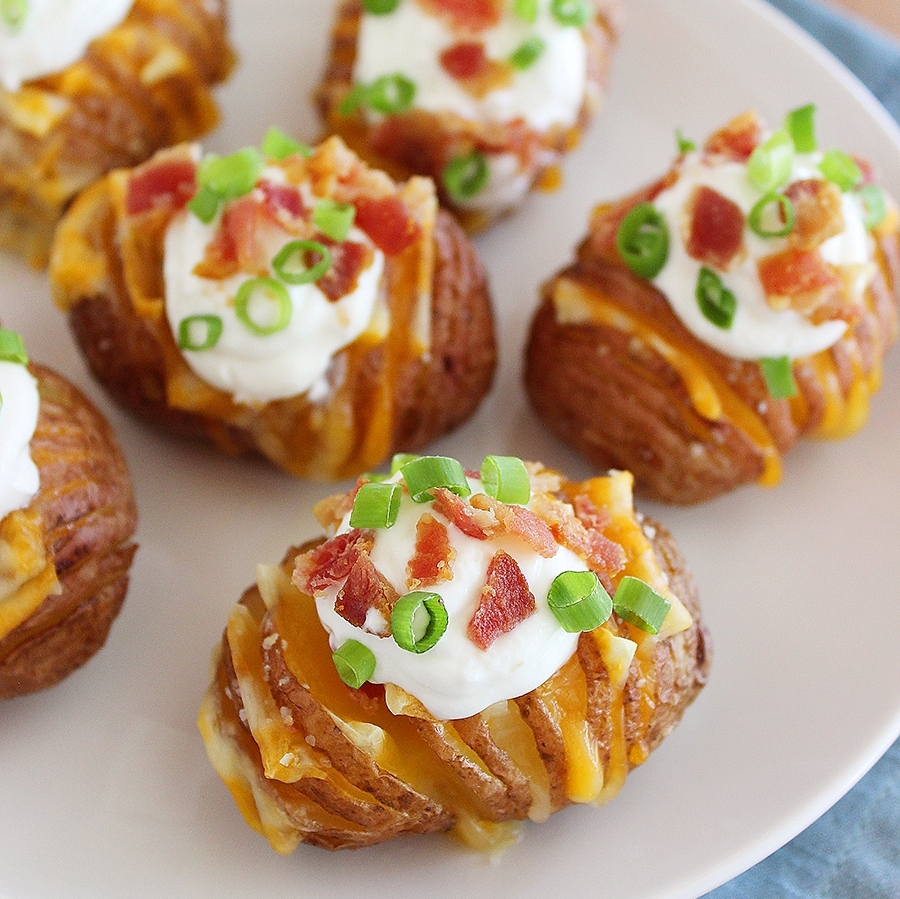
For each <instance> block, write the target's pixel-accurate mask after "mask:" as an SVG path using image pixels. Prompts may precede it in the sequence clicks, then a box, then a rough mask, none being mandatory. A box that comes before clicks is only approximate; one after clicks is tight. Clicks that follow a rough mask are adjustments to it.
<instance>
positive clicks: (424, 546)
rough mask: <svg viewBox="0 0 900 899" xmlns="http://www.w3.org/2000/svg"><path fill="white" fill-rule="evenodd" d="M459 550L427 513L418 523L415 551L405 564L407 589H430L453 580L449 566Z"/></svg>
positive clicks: (445, 529) (442, 528) (440, 525)
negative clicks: (442, 582)
mask: <svg viewBox="0 0 900 899" xmlns="http://www.w3.org/2000/svg"><path fill="white" fill-rule="evenodd" d="M455 558H456V550H455V549H454V548H453V547H452V546H451V545H450V537H449V536H448V534H447V528H446V527H445V526H444V524H442V523H441V522H440V521H438V520H437V519H436V518H435V517H434V516H433V515H429V514H428V513H427V512H426V513H425V514H424V515H422V517H421V518H420V519H419V520H418V522H416V548H415V551H414V553H413V556H412V558H411V559H410V560H409V562H407V563H406V586H407V587H409V589H410V590H418V589H419V587H430V586H432V585H434V584H438V583H440V582H441V581H449V580H450V579H451V578H452V577H453V571H452V570H451V568H450V566H451V564H452V562H453V560H454V559H455Z"/></svg>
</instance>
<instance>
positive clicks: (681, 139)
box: [675, 128, 697, 153]
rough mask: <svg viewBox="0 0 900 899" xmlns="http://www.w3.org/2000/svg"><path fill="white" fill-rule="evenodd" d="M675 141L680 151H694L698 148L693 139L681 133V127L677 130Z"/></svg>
mask: <svg viewBox="0 0 900 899" xmlns="http://www.w3.org/2000/svg"><path fill="white" fill-rule="evenodd" d="M675 142H676V144H677V145H678V152H679V153H693V152H694V150H696V149H697V145H696V144H695V143H694V142H693V141H692V140H689V139H688V138H686V137H685V136H684V135H683V134H682V133H681V129H680V128H679V129H678V130H677V131H676V132H675Z"/></svg>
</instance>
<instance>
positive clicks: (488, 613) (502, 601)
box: [466, 550, 537, 649]
mask: <svg viewBox="0 0 900 899" xmlns="http://www.w3.org/2000/svg"><path fill="white" fill-rule="evenodd" d="M536 609H537V604H536V603H535V600H534V594H533V593H532V592H531V591H530V590H529V589H528V582H527V581H526V580H525V576H524V575H523V574H522V569H521V568H519V565H518V563H517V562H516V560H515V559H514V558H513V557H512V556H511V555H509V554H508V553H505V552H503V550H499V551H498V552H496V553H495V554H494V557H493V558H492V559H491V561H490V562H489V563H488V569H487V577H486V579H485V584H484V587H482V589H481V596H480V598H479V600H478V608H477V609H476V610H475V614H474V615H473V616H472V618H471V620H470V621H469V624H468V627H467V631H466V632H467V633H468V635H469V639H470V640H471V641H472V642H473V643H474V644H475V645H476V646H477V647H478V648H479V649H487V648H488V647H489V646H490V645H491V644H492V643H493V642H494V641H495V640H496V639H497V638H498V637H499V636H501V635H502V634H507V633H509V632H510V631H511V630H512V629H513V628H514V627H515V626H516V625H517V624H519V623H520V622H522V621H524V620H525V619H526V618H528V616H529V615H532V614H534V612H535V611H536Z"/></svg>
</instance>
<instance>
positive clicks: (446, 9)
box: [419, 0, 503, 32]
mask: <svg viewBox="0 0 900 899" xmlns="http://www.w3.org/2000/svg"><path fill="white" fill-rule="evenodd" d="M419 4H420V5H421V6H423V7H425V9H426V10H428V11H429V12H430V13H431V14H432V15H434V16H439V17H441V18H443V19H445V20H447V21H448V22H449V24H450V27H451V28H452V29H458V30H460V31H469V32H478V31H485V30H487V29H488V28H491V27H493V26H494V25H496V24H497V23H498V22H499V21H500V15H501V12H502V9H503V0H419Z"/></svg>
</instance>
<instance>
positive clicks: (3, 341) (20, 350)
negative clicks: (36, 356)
mask: <svg viewBox="0 0 900 899" xmlns="http://www.w3.org/2000/svg"><path fill="white" fill-rule="evenodd" d="M0 362H15V363H17V364H18V365H28V353H26V352H25V341H23V340H22V337H21V335H20V334H18V333H17V332H16V331H11V330H10V329H9V328H0Z"/></svg>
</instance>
